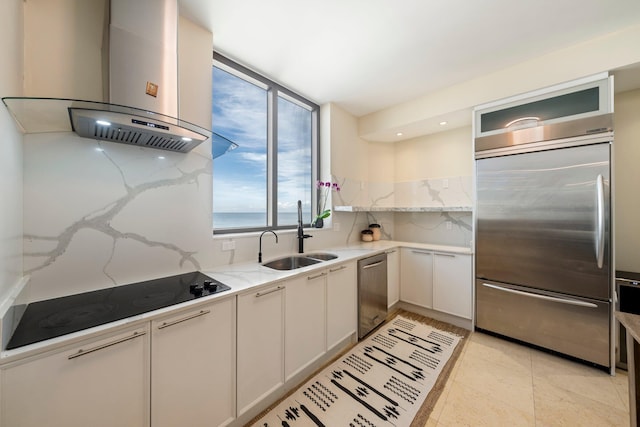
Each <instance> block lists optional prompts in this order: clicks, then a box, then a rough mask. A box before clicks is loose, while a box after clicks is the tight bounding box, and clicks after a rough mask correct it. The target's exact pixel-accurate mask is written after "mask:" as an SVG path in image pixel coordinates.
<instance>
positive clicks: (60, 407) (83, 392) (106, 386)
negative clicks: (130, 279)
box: [0, 326, 149, 427]
mask: <svg viewBox="0 0 640 427" xmlns="http://www.w3.org/2000/svg"><path fill="white" fill-rule="evenodd" d="M1 370H2V372H1V374H0V376H1V381H2V386H1V387H0V389H1V390H2V407H1V408H0V425H2V426H7V427H9V426H11V427H42V426H47V427H86V426H96V427H97V426H104V427H113V426H131V427H137V426H140V427H142V426H148V425H149V333H148V326H144V327H138V328H134V329H128V330H124V331H121V332H118V333H116V334H108V335H107V334H105V335H104V336H102V337H100V338H98V339H91V340H86V341H83V342H80V343H78V344H75V345H73V346H67V347H63V348H62V349H56V350H52V351H50V352H47V353H44V354H41V355H37V356H33V357H31V358H26V359H23V360H21V361H19V362H15V363H11V364H7V365H4V366H3V367H2V368H1Z"/></svg>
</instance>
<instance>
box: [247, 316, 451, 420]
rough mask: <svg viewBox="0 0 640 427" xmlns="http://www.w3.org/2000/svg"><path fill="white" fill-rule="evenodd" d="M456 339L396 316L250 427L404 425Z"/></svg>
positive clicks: (442, 365) (431, 327)
mask: <svg viewBox="0 0 640 427" xmlns="http://www.w3.org/2000/svg"><path fill="white" fill-rule="evenodd" d="M461 339H462V337H461V336H459V335H456V334H453V333H451V332H447V331H444V330H441V329H438V328H436V327H434V326H432V325H427V324H424V323H420V322H418V321H415V320H412V319H409V318H407V317H404V316H401V315H399V316H396V317H395V318H394V319H392V320H391V321H389V322H388V323H387V324H385V325H383V326H382V327H381V328H379V329H378V330H377V331H375V332H373V333H372V334H371V335H370V336H369V337H367V338H366V339H365V340H364V341H362V342H360V343H358V345H356V346H355V347H354V348H352V349H351V350H350V351H349V352H348V353H346V354H344V355H343V356H341V357H340V358H338V359H337V360H336V361H335V362H333V363H332V364H331V365H329V366H328V367H326V368H325V369H323V370H322V371H321V372H320V373H318V374H317V375H315V376H314V377H313V378H311V379H310V380H309V381H307V382H306V383H305V384H303V385H302V386H301V387H300V388H298V389H297V391H295V392H294V393H293V394H291V395H290V396H288V397H287V398H285V399H284V400H283V401H282V402H280V403H279V404H278V405H277V406H275V407H274V408H272V409H271V410H270V411H269V412H267V413H266V414H265V415H264V416H263V417H262V418H260V419H259V420H258V421H257V422H255V423H254V424H253V426H256V427H258V426H259V427H276V426H281V427H287V426H288V427H302V426H311V427H313V426H327V427H334V426H354V427H356V426H357V427H365V426H366V427H379V426H396V427H399V426H409V425H410V424H411V422H412V421H413V419H414V417H415V416H416V414H417V413H418V410H419V409H420V407H421V406H422V403H423V402H424V400H425V398H426V397H427V395H428V394H429V392H430V391H431V389H432V388H433V387H434V385H435V384H436V381H437V380H438V376H439V375H440V373H441V372H442V370H443V368H444V366H445V365H446V363H447V361H448V360H449V358H450V357H451V355H452V354H453V352H454V350H455V348H456V346H457V345H458V343H459V342H460V340H461Z"/></svg>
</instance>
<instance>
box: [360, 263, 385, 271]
mask: <svg viewBox="0 0 640 427" xmlns="http://www.w3.org/2000/svg"><path fill="white" fill-rule="evenodd" d="M383 262H385V261H378V262H374V263H373V264H367V265H365V266H363V267H362V269H363V270H366V269H368V268H373V267H377V266H379V265H380V264H382V263H383Z"/></svg>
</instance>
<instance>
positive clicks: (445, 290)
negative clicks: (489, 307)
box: [433, 252, 473, 319]
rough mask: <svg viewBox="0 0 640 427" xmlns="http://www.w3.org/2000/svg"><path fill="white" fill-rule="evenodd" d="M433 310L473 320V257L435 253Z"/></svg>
mask: <svg viewBox="0 0 640 427" xmlns="http://www.w3.org/2000/svg"><path fill="white" fill-rule="evenodd" d="M433 264H434V266H433V309H434V310H438V311H442V312H445V313H449V314H453V315H455V316H459V317H464V318H465V319H471V312H472V308H471V293H472V288H473V286H472V284H473V280H472V272H471V255H467V254H453V253H439V252H436V253H434V258H433Z"/></svg>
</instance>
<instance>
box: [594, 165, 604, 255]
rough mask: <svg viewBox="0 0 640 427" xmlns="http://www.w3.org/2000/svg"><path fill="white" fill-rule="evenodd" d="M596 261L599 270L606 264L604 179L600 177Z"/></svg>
mask: <svg viewBox="0 0 640 427" xmlns="http://www.w3.org/2000/svg"><path fill="white" fill-rule="evenodd" d="M595 240H596V260H597V262H598V268H602V265H603V262H604V179H603V178H602V175H598V178H597V179H596V239H595Z"/></svg>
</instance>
